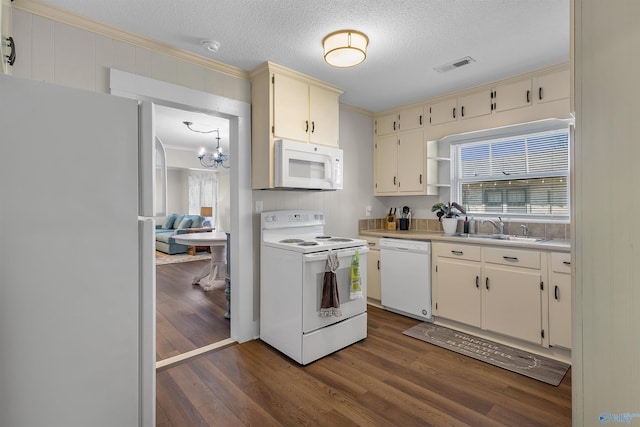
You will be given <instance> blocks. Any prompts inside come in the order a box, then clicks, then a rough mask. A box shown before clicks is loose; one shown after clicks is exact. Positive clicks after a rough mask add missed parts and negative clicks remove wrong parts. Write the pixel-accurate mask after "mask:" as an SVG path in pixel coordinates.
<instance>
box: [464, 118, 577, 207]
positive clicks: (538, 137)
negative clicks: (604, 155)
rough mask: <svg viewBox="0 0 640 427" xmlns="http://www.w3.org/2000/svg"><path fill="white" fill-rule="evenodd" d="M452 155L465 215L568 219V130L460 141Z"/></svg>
mask: <svg viewBox="0 0 640 427" xmlns="http://www.w3.org/2000/svg"><path fill="white" fill-rule="evenodd" d="M454 156H455V161H456V162H455V164H456V165H457V168H456V169H455V171H454V175H455V176H454V183H455V185H457V193H458V194H459V195H460V197H459V199H460V200H461V202H462V204H463V206H465V207H466V209H467V211H468V212H470V213H479V214H481V213H503V214H504V213H511V214H524V215H540V216H549V215H553V216H567V215H569V185H568V176H569V132H568V129H561V130H554V131H547V132H538V133H532V134H527V135H518V136H512V137H504V138H496V139H485V140H482V141H474V142H468V143H464V142H462V143H459V144H457V145H455V146H454Z"/></svg>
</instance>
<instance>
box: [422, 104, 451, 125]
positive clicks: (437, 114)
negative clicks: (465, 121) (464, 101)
mask: <svg viewBox="0 0 640 427" xmlns="http://www.w3.org/2000/svg"><path fill="white" fill-rule="evenodd" d="M427 108H428V109H429V124H431V125H432V126H434V125H439V124H443V123H449V122H453V121H455V120H457V119H458V111H457V109H458V98H449V99H445V100H444V101H440V102H437V103H435V104H431V105H429V106H428V107H427Z"/></svg>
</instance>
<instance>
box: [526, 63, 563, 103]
mask: <svg viewBox="0 0 640 427" xmlns="http://www.w3.org/2000/svg"><path fill="white" fill-rule="evenodd" d="M535 80H536V85H535V93H534V99H535V101H536V103H538V104H540V103H543V102H551V101H557V100H558V99H566V98H569V94H570V84H571V83H570V76H569V70H563V71H557V72H555V73H550V74H545V75H543V76H538V77H537V78H536V79H535Z"/></svg>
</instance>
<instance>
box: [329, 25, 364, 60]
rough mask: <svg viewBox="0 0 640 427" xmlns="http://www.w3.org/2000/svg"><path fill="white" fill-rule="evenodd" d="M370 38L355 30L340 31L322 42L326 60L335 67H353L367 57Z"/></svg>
mask: <svg viewBox="0 0 640 427" xmlns="http://www.w3.org/2000/svg"><path fill="white" fill-rule="evenodd" d="M368 45H369V38H368V37H367V36H366V34H364V33H361V32H360V31H355V30H340V31H335V32H333V33H331V34H329V35H327V36H326V37H325V38H324V39H323V40H322V47H323V48H324V60H325V61H326V62H327V64H329V65H333V66H334V67H341V68H344V67H353V66H354V65H358V64H359V63H361V62H362V61H364V59H365V58H366V57H367V46H368Z"/></svg>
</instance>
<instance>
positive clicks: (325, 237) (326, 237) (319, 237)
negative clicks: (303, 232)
mask: <svg viewBox="0 0 640 427" xmlns="http://www.w3.org/2000/svg"><path fill="white" fill-rule="evenodd" d="M330 238H331V236H316V239H318V240H326V239H330Z"/></svg>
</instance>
